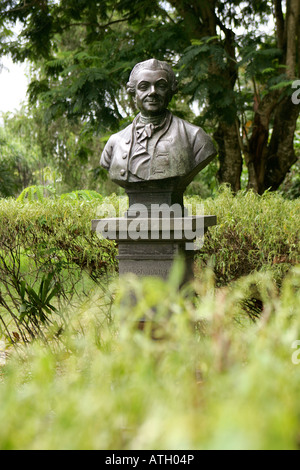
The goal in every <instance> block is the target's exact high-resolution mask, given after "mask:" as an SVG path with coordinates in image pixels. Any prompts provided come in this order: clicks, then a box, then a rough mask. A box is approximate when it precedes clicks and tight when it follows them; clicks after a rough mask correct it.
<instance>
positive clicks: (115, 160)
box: [100, 111, 216, 183]
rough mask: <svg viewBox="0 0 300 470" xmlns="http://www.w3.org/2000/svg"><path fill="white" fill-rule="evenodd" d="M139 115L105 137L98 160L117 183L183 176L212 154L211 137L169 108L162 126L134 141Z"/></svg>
mask: <svg viewBox="0 0 300 470" xmlns="http://www.w3.org/2000/svg"><path fill="white" fill-rule="evenodd" d="M139 118H140V115H138V116H137V117H136V118H135V120H134V121H133V123H132V124H130V125H129V126H128V127H126V129H123V130H122V131H120V132H118V133H117V134H114V135H112V136H111V137H110V139H109V140H108V142H107V144H106V146H105V148H104V150H103V153H102V156H101V161H100V164H101V165H102V166H103V167H104V168H106V169H107V170H109V174H110V178H111V179H112V180H113V181H115V182H119V183H121V182H122V181H124V182H126V181H128V182H135V181H151V180H160V179H165V178H173V177H186V176H188V175H189V174H190V173H194V172H195V173H197V172H198V171H200V170H202V168H204V167H205V166H206V165H207V164H208V163H209V162H210V161H211V160H212V159H213V158H214V157H215V155H216V150H215V147H214V145H213V142H212V139H211V138H210V137H209V136H208V135H207V134H206V133H205V132H204V131H203V129H201V128H200V127H197V126H194V125H193V124H190V123H188V122H186V121H184V120H183V119H180V118H178V117H176V116H174V115H173V114H171V113H170V112H169V111H168V112H167V116H166V120H165V122H164V124H163V126H162V127H161V128H160V129H159V130H157V131H156V132H155V133H154V135H153V136H151V137H149V138H148V139H147V140H148V141H147V146H145V147H144V148H140V146H138V148H137V145H136V142H135V141H136V137H135V134H136V132H138V131H137V127H138V123H139V120H140V119H139Z"/></svg>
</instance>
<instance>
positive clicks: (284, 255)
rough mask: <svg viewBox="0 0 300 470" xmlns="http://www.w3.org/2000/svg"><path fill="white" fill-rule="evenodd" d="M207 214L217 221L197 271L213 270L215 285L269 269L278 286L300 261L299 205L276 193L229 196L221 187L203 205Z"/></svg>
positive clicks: (210, 232)
mask: <svg viewBox="0 0 300 470" xmlns="http://www.w3.org/2000/svg"><path fill="white" fill-rule="evenodd" d="M186 202H187V203H189V204H191V205H194V206H195V205H196V204H197V203H199V202H202V203H203V205H204V209H205V213H206V214H213V215H216V216H217V225H216V226H215V227H211V228H210V229H209V231H208V233H207V235H206V236H205V242H204V246H203V249H202V250H201V251H200V255H199V257H198V270H200V269H202V268H203V266H206V265H207V264H210V265H212V266H213V267H214V272H215V275H216V279H217V283H218V285H219V286H222V285H226V284H228V283H229V282H231V281H233V280H235V279H238V278H239V277H241V276H244V275H247V274H250V273H252V272H254V271H262V272H264V271H266V270H270V271H271V272H272V275H273V276H274V279H275V280H276V281H277V283H278V285H280V284H281V282H282V279H283V278H284V276H285V275H286V273H287V272H288V271H289V270H290V269H291V267H292V266H294V265H296V264H297V263H299V262H300V250H299V248H300V246H299V232H300V219H299V213H300V200H299V199H296V200H294V201H289V200H287V199H284V198H283V197H282V196H281V195H279V194H277V193H270V192H266V193H265V194H264V195H263V196H259V195H257V194H255V193H254V192H252V191H249V192H243V191H241V192H239V193H238V194H237V195H236V196H233V194H232V193H231V191H230V189H229V188H227V187H226V186H225V187H222V188H221V190H220V191H219V193H218V196H217V197H216V198H210V199H206V200H204V201H202V200H201V199H200V198H198V197H197V196H194V197H192V198H190V197H188V198H186Z"/></svg>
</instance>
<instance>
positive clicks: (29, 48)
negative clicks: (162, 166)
mask: <svg viewBox="0 0 300 470" xmlns="http://www.w3.org/2000/svg"><path fill="white" fill-rule="evenodd" d="M284 5H285V1H284V0H273V1H271V0H256V1H250V0H249V1H245V2H242V3H241V2H239V1H238V0H231V1H230V2H228V1H227V0H226V1H225V0H210V1H207V0H169V1H168V2H161V1H159V0H155V1H152V2H146V1H145V0H137V1H135V2H129V1H128V0H119V1H118V2H113V1H111V0H106V1H101V2H100V1H99V0H80V2H79V1H75V0H64V1H63V2H62V1H58V0H28V1H26V2H25V1H17V0H5V1H4V2H2V4H1V6H0V13H1V14H2V18H6V20H7V24H9V22H12V23H14V22H15V21H17V20H19V21H21V22H22V23H23V25H24V28H23V31H22V32H21V34H20V37H19V38H18V41H16V42H12V43H10V45H9V48H8V49H9V51H10V52H11V54H12V55H13V57H14V58H15V60H23V59H25V58H28V59H30V60H31V61H33V62H34V63H35V64H36V69H37V70H38V73H37V75H36V78H35V80H33V82H32V84H31V86H30V90H29V91H30V96H31V99H32V101H33V100H38V102H39V103H40V104H42V105H43V106H44V107H45V108H46V109H47V116H48V119H49V120H54V119H58V118H61V117H62V116H64V117H67V118H68V119H69V120H73V121H76V122H77V123H79V125H80V124H81V125H84V126H85V131H87V128H89V129H90V132H99V130H101V132H102V135H104V136H105V134H107V135H108V134H109V133H110V132H112V131H113V130H115V129H117V128H119V127H120V126H124V125H126V123H127V122H128V120H129V119H131V117H132V114H133V113H134V110H133V108H132V106H130V105H129V106H128V104H127V103H126V100H125V84H126V81H127V79H128V75H129V71H130V69H131V68H132V66H133V65H134V64H135V63H136V62H137V61H141V60H143V59H147V58H149V57H153V56H155V57H157V58H158V59H166V60H168V61H169V62H171V63H172V64H173V66H175V67H176V68H177V71H178V74H179V76H180V78H181V83H182V87H181V95H180V96H179V98H178V99H177V101H174V102H173V103H172V106H173V108H174V109H175V111H176V110H177V109H180V106H178V105H181V101H182V99H183V100H185V101H187V100H190V102H195V101H196V102H198V103H199V106H200V108H201V110H202V111H204V112H203V118H205V119H203V118H202V117H201V118H200V117H197V119H196V121H195V122H196V123H199V124H200V123H201V124H203V125H204V126H206V127H207V128H211V129H214V137H215V140H216V143H217V145H218V150H219V171H218V178H219V181H220V182H227V183H229V184H230V186H231V187H232V189H233V190H234V191H237V190H239V189H240V179H241V171H242V166H243V157H244V160H245V163H246V165H247V169H248V175H249V181H248V187H249V188H253V189H254V190H255V191H257V192H259V193H262V192H263V191H264V190H266V189H268V188H271V189H272V190H276V189H277V188H278V187H279V185H280V184H281V182H282V181H283V179H284V177H285V175H286V173H287V172H288V170H289V169H290V167H291V166H292V165H293V163H294V162H295V161H296V156H295V151H294V147H293V138H294V132H295V127H296V122H297V118H298V115H299V105H297V104H294V103H293V102H292V100H291V90H292V89H291V84H292V83H293V81H294V80H295V79H296V77H297V75H299V43H300V41H299V30H300V28H299V22H300V20H299V18H300V14H299V1H298V0H286V12H285V11H284ZM269 17H272V18H273V19H274V22H275V30H274V34H265V33H263V32H262V31H260V25H261V24H263V23H264V22H266V19H267V18H269ZM239 27H242V28H243V31H242V32H241V33H240V34H238V33H237V30H238V28H239ZM181 111H182V109H181ZM186 111H187V108H185V109H184V112H186Z"/></svg>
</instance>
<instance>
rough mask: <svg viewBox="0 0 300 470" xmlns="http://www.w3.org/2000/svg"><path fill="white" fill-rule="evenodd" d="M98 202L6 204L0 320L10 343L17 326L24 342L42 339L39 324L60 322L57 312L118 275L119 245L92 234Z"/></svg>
mask: <svg viewBox="0 0 300 470" xmlns="http://www.w3.org/2000/svg"><path fill="white" fill-rule="evenodd" d="M98 204H99V202H97V199H93V200H91V201H88V202H85V203H83V202H82V201H81V200H80V199H78V200H72V199H70V200H67V198H65V199H64V200H50V199H43V200H42V202H40V201H35V202H33V203H30V202H22V201H15V200H12V199H10V200H1V202H0V219H1V225H0V280H1V288H0V305H1V307H2V308H1V310H0V312H1V315H0V322H1V325H2V328H4V329H5V332H6V334H7V335H8V336H10V338H11V340H13V337H12V335H11V333H10V331H11V328H12V326H13V325H14V332H15V337H16V338H18V337H22V339H23V340H24V341H28V339H30V338H32V337H35V336H36V335H38V334H39V335H41V334H42V330H41V328H40V323H42V324H44V327H45V325H48V324H49V323H50V322H52V320H51V318H52V316H54V317H55V318H56V319H57V320H58V318H59V317H57V315H52V314H55V313H58V312H59V311H60V310H61V309H62V308H63V306H64V305H65V303H69V302H70V301H71V300H72V298H73V297H74V296H75V295H76V294H77V293H78V292H80V293H82V292H84V291H85V289H89V287H90V286H91V285H93V284H95V283H99V282H101V276H102V275H103V273H106V274H108V273H112V272H113V271H114V269H115V265H116V261H115V253H116V247H115V245H114V243H112V242H109V241H107V240H99V238H98V237H97V236H96V234H95V233H93V232H92V231H91V220H92V219H93V218H95V216H96V212H97V207H98ZM85 285H86V288H85ZM53 302H54V303H53ZM7 314H8V315H9V320H10V321H9V322H8V320H7V319H8V316H7ZM8 323H9V326H8Z"/></svg>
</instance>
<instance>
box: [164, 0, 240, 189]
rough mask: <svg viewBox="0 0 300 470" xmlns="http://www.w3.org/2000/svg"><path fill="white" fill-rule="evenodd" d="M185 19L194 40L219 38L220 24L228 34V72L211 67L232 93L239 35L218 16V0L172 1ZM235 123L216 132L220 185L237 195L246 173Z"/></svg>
mask: <svg viewBox="0 0 300 470" xmlns="http://www.w3.org/2000/svg"><path fill="white" fill-rule="evenodd" d="M169 3H170V4H171V5H172V6H173V7H175V8H176V10H177V12H178V13H179V15H180V16H181V17H182V18H183V20H184V24H185V28H186V31H187V35H188V37H189V38H190V39H202V38H205V37H209V36H210V37H214V36H217V29H216V27H217V25H218V26H219V27H220V28H221V29H222V31H223V32H224V34H225V40H224V48H225V51H226V53H227V56H228V60H227V64H226V65H227V67H226V70H224V69H220V67H219V66H218V65H217V64H216V63H215V62H214V61H213V58H212V62H211V65H210V71H211V74H212V75H216V76H217V77H221V80H222V83H223V86H224V88H226V89H228V92H229V93H232V90H233V89H234V86H235V83H236V80H237V67H236V62H237V61H236V57H235V35H234V33H233V31H231V30H230V29H227V28H226V27H225V26H224V25H223V24H222V23H221V22H220V20H219V19H218V18H217V17H216V13H215V7H216V0H210V2H207V1H206V0H205V1H202V0H200V1H199V0H169ZM235 121H237V116H235V117H233V118H232V122H224V121H222V122H220V124H219V126H218V129H217V130H216V132H215V138H216V142H217V145H218V153H219V165H220V169H219V172H218V180H219V182H220V183H228V184H229V185H230V186H231V188H232V190H233V191H234V192H237V191H238V190H239V189H240V186H241V185H240V178H241V172H242V154H241V148H240V144H239V135H238V132H237V129H236V124H235Z"/></svg>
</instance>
